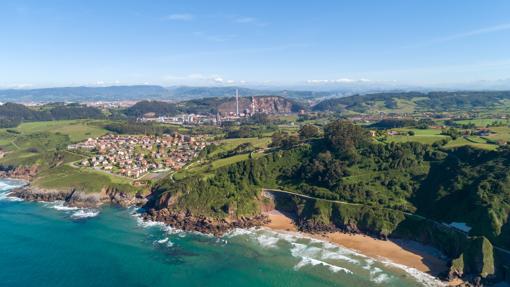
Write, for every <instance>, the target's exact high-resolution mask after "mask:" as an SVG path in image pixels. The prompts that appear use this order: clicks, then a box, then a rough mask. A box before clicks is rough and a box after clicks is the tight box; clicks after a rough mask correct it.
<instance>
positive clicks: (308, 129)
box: [299, 124, 321, 139]
mask: <svg viewBox="0 0 510 287" xmlns="http://www.w3.org/2000/svg"><path fill="white" fill-rule="evenodd" d="M320 133H321V132H320V129H319V128H318V127H316V126H314V125H309V124H307V125H304V126H302V127H301V129H300V130H299V136H300V137H301V139H311V138H316V137H319V136H320Z"/></svg>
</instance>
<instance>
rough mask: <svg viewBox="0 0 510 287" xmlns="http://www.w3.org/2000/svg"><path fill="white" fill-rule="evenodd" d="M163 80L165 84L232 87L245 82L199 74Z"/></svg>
mask: <svg viewBox="0 0 510 287" xmlns="http://www.w3.org/2000/svg"><path fill="white" fill-rule="evenodd" d="M163 79H164V80H165V81H167V82H172V83H175V84H202V85H210V84H216V85H233V84H238V83H240V84H244V83H246V82H245V81H236V80H232V79H225V78H224V77H222V76H220V75H214V74H213V75H204V74H200V73H194V74H189V75H185V76H174V75H167V76H164V77H163Z"/></svg>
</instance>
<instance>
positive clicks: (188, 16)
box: [165, 13, 195, 21]
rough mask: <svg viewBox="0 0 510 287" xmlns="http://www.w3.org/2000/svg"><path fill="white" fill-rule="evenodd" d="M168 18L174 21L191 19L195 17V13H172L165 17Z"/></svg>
mask: <svg viewBox="0 0 510 287" xmlns="http://www.w3.org/2000/svg"><path fill="white" fill-rule="evenodd" d="M165 19H166V20H172V21H191V20H194V19H195V16H194V15H193V14H188V13H183V14H170V15H168V16H166V17H165Z"/></svg>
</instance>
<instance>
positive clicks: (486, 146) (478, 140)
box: [445, 136, 498, 150]
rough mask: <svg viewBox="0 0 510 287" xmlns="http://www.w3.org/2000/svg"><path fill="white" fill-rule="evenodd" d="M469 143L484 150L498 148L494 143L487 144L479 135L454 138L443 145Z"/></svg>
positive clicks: (452, 145)
mask: <svg viewBox="0 0 510 287" xmlns="http://www.w3.org/2000/svg"><path fill="white" fill-rule="evenodd" d="M465 145H469V146H472V147H475V148H481V149H486V150H495V149H497V148H498V146H497V145H495V144H489V143H487V141H486V140H484V139H482V138H481V137H475V136H469V137H460V138H457V139H455V140H452V141H450V142H448V143H447V144H446V145H445V147H446V148H454V147H460V146H465Z"/></svg>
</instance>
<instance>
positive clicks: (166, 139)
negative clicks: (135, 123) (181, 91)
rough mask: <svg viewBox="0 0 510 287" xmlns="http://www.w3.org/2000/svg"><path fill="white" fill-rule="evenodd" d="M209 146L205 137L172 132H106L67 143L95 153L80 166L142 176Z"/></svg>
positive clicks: (180, 164) (177, 166)
mask: <svg viewBox="0 0 510 287" xmlns="http://www.w3.org/2000/svg"><path fill="white" fill-rule="evenodd" d="M205 146H206V142H205V141H204V140H203V139H197V138H194V137H191V136H186V135H181V134H177V133H175V134H173V135H163V136H148V135H147V136H146V135H143V136H137V135H111V134H109V135H105V136H102V137H99V138H89V139H87V140H86V141H84V142H81V143H77V144H72V145H69V146H68V150H79V151H85V152H88V153H89V154H92V155H91V156H89V157H88V158H87V159H84V160H82V161H80V162H79V163H78V165H79V166H80V167H89V168H94V169H96V170H102V171H105V172H109V173H113V174H116V175H121V176H126V177H130V178H140V177H143V176H145V175H146V174H148V173H149V172H163V171H177V170H180V169H181V168H183V167H184V166H185V165H186V164H188V163H189V162H191V161H192V160H193V159H194V158H195V157H196V156H197V155H198V154H199V152H200V151H201V150H202V149H203V148H204V147H205Z"/></svg>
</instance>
